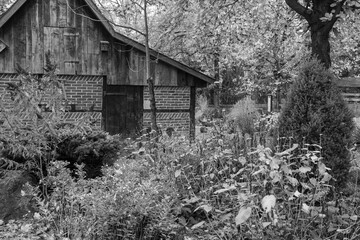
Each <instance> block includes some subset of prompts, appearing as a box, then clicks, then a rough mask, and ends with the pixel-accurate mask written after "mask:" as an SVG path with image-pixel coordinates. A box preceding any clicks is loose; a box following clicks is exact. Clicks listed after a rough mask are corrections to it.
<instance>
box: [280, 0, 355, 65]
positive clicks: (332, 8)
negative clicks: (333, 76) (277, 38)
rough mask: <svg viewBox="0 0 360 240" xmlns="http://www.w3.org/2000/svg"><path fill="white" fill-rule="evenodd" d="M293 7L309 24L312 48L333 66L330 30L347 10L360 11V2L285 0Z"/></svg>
mask: <svg viewBox="0 0 360 240" xmlns="http://www.w3.org/2000/svg"><path fill="white" fill-rule="evenodd" d="M285 2H286V3H287V4H288V5H289V7H290V8H291V9H293V10H294V11H295V12H297V13H298V14H300V15H301V16H302V17H303V18H305V19H306V21H307V22H308V24H309V28H310V33H311V50H312V54H313V55H314V56H316V57H317V58H318V59H319V60H320V61H321V62H322V63H323V64H324V65H325V67H326V68H329V67H330V66H331V58H330V40H329V39H330V32H331V30H332V29H333V27H334V25H335V23H336V21H337V20H338V19H339V18H341V17H344V16H345V15H343V14H344V12H345V11H358V9H359V7H360V3H359V2H358V1H355V0H304V1H302V2H303V4H301V3H300V2H299V1H298V0H285Z"/></svg>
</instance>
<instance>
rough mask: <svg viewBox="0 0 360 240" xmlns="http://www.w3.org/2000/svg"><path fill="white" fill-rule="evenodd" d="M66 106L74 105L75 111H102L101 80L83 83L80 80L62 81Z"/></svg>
mask: <svg viewBox="0 0 360 240" xmlns="http://www.w3.org/2000/svg"><path fill="white" fill-rule="evenodd" d="M64 85H65V91H66V98H67V100H68V104H75V110H76V111H88V110H89V109H90V108H91V107H93V110H94V111H101V109H102V87H103V83H102V79H95V80H94V79H92V80H91V81H84V80H82V79H66V80H64Z"/></svg>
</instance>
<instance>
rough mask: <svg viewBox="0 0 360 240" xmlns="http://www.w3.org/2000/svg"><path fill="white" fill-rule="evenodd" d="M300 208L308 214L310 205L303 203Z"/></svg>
mask: <svg viewBox="0 0 360 240" xmlns="http://www.w3.org/2000/svg"><path fill="white" fill-rule="evenodd" d="M301 210H302V211H303V212H304V213H306V214H309V213H310V206H309V205H307V204H306V203H303V204H302V206H301Z"/></svg>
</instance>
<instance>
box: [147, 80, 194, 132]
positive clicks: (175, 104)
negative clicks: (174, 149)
mask: <svg viewBox="0 0 360 240" xmlns="http://www.w3.org/2000/svg"><path fill="white" fill-rule="evenodd" d="M154 91H155V100H156V108H157V110H158V112H157V114H156V117H157V123H158V125H159V127H160V129H161V130H162V131H163V132H165V130H166V129H167V128H169V127H172V128H173V129H174V130H175V131H176V132H177V133H178V134H182V135H185V136H189V133H190V112H189V109H190V87H160V86H157V87H155V89H154ZM149 99H150V97H149V89H148V88H147V87H145V88H144V110H145V111H146V112H145V113H144V117H143V124H144V127H149V126H150V123H151V113H150V100H149Z"/></svg>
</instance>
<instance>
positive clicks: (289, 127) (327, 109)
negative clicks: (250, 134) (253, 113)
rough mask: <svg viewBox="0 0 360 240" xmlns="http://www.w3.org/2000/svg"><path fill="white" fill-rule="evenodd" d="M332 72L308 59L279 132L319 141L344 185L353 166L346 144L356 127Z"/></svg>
mask: <svg viewBox="0 0 360 240" xmlns="http://www.w3.org/2000/svg"><path fill="white" fill-rule="evenodd" d="M334 81H336V80H335V78H334V76H333V74H332V73H330V72H329V71H328V70H326V69H325V68H324V67H323V66H322V65H321V64H320V63H319V62H318V61H317V60H310V61H309V62H307V63H305V64H304V66H303V67H302V70H301V71H300V74H299V77H298V79H297V80H296V81H295V82H294V83H293V85H292V88H291V91H290V94H289V95H288V99H287V101H286V104H285V107H284V108H283V111H282V112H281V115H280V118H279V135H280V136H281V137H291V138H292V140H293V141H294V142H298V143H301V142H306V143H309V144H320V145H321V146H322V147H323V149H322V155H323V157H324V162H325V164H326V165H327V166H328V167H330V168H331V174H332V175H333V176H334V178H335V179H336V181H337V182H336V186H338V187H341V186H344V185H345V183H346V181H347V175H348V172H349V168H350V154H349V151H348V150H347V146H348V145H349V144H350V142H351V134H352V130H353V127H354V125H353V120H352V117H353V116H352V112H351V111H350V110H349V109H348V107H347V104H346V103H345V101H344V100H343V98H342V96H341V94H340V91H339V89H338V88H337V87H336V85H335V83H334Z"/></svg>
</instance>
